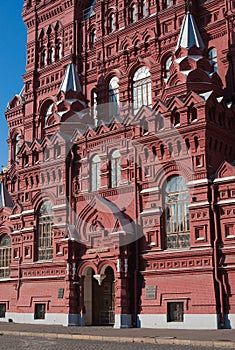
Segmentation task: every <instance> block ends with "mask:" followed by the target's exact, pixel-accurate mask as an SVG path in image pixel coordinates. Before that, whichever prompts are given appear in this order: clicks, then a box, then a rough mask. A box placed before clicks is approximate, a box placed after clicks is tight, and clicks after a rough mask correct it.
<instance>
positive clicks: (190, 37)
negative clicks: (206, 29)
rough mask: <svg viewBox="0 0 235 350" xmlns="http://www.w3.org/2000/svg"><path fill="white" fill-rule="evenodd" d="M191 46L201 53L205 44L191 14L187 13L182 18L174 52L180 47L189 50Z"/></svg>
mask: <svg viewBox="0 0 235 350" xmlns="http://www.w3.org/2000/svg"><path fill="white" fill-rule="evenodd" d="M193 46H196V47H198V48H199V49H201V50H202V51H203V50H204V49H205V44H204V42H203V40H202V37H201V34H200V32H199V30H198V27H197V24H196V22H195V20H194V18H193V16H192V15H191V13H189V12H188V13H187V14H186V15H185V17H184V21H183V24H182V27H181V31H180V35H179V39H178V43H177V45H176V49H175V50H176V51H177V50H178V49H179V48H180V47H182V48H185V49H190V48H191V47H193Z"/></svg>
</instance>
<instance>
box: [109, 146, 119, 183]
mask: <svg viewBox="0 0 235 350" xmlns="http://www.w3.org/2000/svg"><path fill="white" fill-rule="evenodd" d="M120 156H121V155H120V152H119V151H118V150H115V151H114V152H113V153H112V154H111V187H112V188H114V187H118V186H119V185H120V182H121V166H120Z"/></svg>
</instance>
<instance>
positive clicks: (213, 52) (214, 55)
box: [208, 47, 218, 72]
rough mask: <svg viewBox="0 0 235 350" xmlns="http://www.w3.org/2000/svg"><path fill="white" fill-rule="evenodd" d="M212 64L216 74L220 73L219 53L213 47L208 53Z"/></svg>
mask: <svg viewBox="0 0 235 350" xmlns="http://www.w3.org/2000/svg"><path fill="white" fill-rule="evenodd" d="M208 58H209V61H210V64H211V65H212V66H213V69H214V72H218V62H217V51H216V48H214V47H212V48H211V49H210V50H209V52H208Z"/></svg>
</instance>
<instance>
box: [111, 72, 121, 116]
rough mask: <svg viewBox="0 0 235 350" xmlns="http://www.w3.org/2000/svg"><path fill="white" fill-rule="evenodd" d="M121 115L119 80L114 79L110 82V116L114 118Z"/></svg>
mask: <svg viewBox="0 0 235 350" xmlns="http://www.w3.org/2000/svg"><path fill="white" fill-rule="evenodd" d="M119 114H120V110H119V80H118V78H117V77H113V78H112V79H111V80H110V82H109V116H110V117H111V118H112V117H117V116H119Z"/></svg>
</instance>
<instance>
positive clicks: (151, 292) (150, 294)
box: [145, 286, 157, 300]
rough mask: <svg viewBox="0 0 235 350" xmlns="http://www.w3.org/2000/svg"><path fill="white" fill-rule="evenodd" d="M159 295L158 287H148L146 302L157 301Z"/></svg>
mask: <svg viewBox="0 0 235 350" xmlns="http://www.w3.org/2000/svg"><path fill="white" fill-rule="evenodd" d="M156 293H157V287H156V286H146V287H145V299H146V300H155V299H156Z"/></svg>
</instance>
